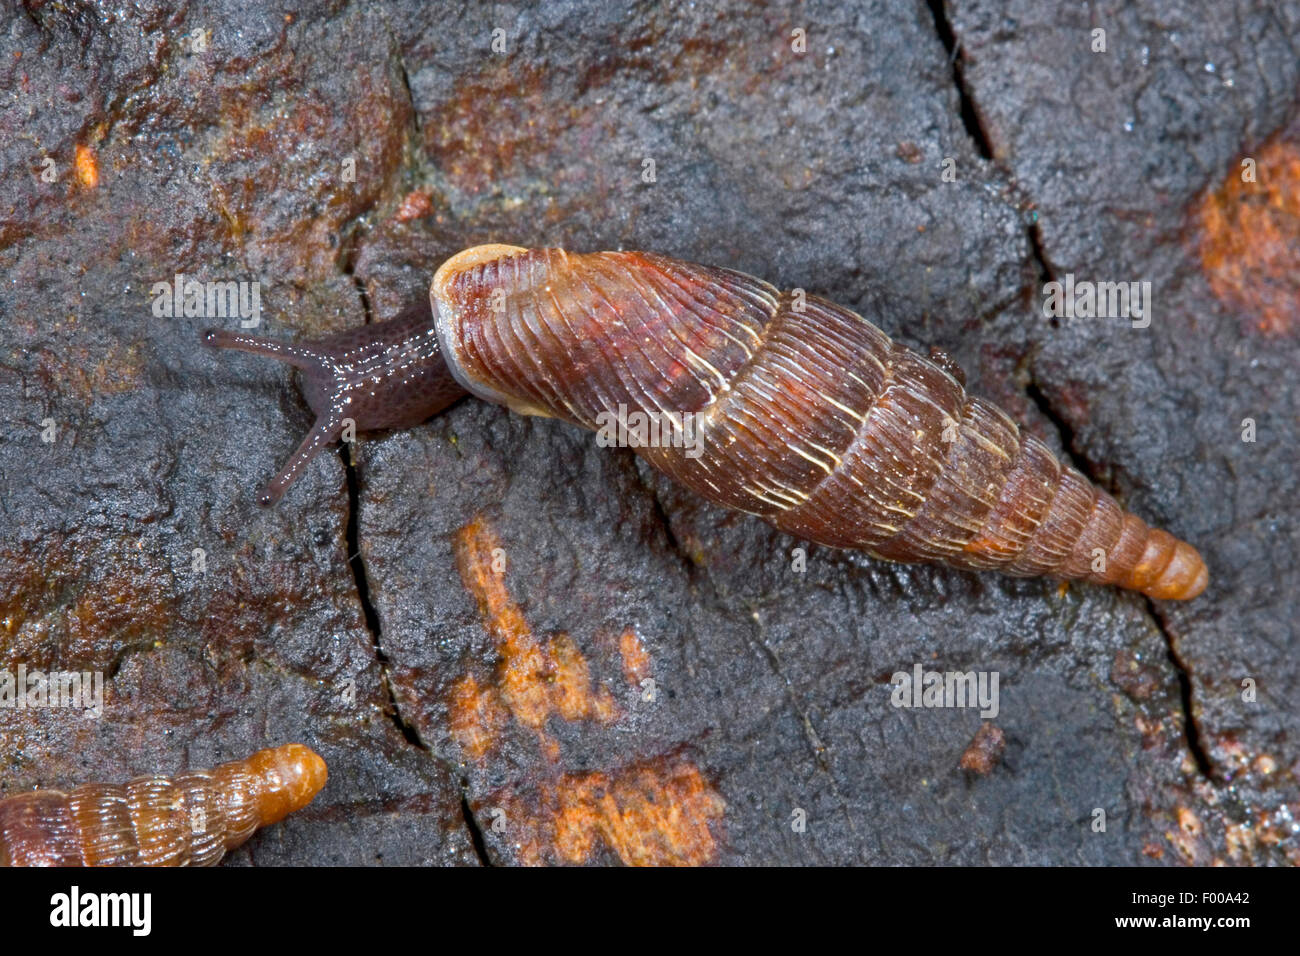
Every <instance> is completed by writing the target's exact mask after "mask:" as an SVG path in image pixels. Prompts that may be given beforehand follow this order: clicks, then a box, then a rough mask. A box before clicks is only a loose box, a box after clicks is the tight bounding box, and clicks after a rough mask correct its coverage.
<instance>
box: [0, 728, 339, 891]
mask: <svg viewBox="0 0 1300 956" xmlns="http://www.w3.org/2000/svg"><path fill="white" fill-rule="evenodd" d="M326 776H327V775H326V769H325V761H323V760H322V759H321V758H320V757H319V756H317V754H316V753H314V752H313V751H312V750H310V749H308V748H307V747H304V746H303V745H301V744H286V745H284V746H283V747H275V748H273V749H271V750H261V751H258V752H257V753H255V754H253V755H252V756H251V757H249V758H247V759H246V760H235V761H231V762H230V763H224V764H222V765H221V766H219V767H217V768H216V769H214V770H187V771H184V772H183V773H179V774H177V775H176V776H174V777H165V776H148V777H138V778H136V779H135V780H132V781H131V782H130V783H127V784H122V785H117V784H102V783H89V784H84V785H82V786H80V787H76V788H74V789H72V790H70V791H69V792H67V793H64V792H62V791H59V790H33V791H32V792H30V793H23V794H19V795H18V796H15V797H10V798H8V799H7V800H0V866H211V865H212V864H214V863H217V862H218V861H220V860H221V858H222V857H224V856H225V855H226V853H227V852H229V851H230V850H233V849H234V848H235V847H237V846H239V845H240V844H241V843H243V842H244V841H245V840H247V839H248V838H249V837H250V836H252V835H253V833H254V831H256V830H258V829H259V828H261V827H264V826H269V825H270V824H272V823H278V822H279V821H280V820H283V819H284V818H285V817H286V816H287V815H288V814H290V813H292V812H293V811H295V810H298V809H301V808H302V807H305V806H306V805H307V804H309V803H311V801H312V798H313V797H315V796H316V794H317V793H319V792H320V789H321V788H322V787H323V786H325V780H326Z"/></svg>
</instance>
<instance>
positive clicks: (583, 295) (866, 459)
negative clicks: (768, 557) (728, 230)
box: [430, 246, 1208, 598]
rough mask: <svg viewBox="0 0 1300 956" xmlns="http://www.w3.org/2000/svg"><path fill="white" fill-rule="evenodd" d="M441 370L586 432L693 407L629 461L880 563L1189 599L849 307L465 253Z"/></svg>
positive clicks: (447, 311) (729, 281)
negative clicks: (619, 414) (620, 415)
mask: <svg viewBox="0 0 1300 956" xmlns="http://www.w3.org/2000/svg"><path fill="white" fill-rule="evenodd" d="M430 296H431V301H432V303H433V312H434V322H435V325H436V327H437V330H438V338H439V340H440V343H441V346H442V350H443V354H444V357H445V359H446V361H447V363H448V366H449V367H450V369H451V371H452V373H453V374H454V375H455V376H456V378H457V380H459V381H460V383H461V384H462V385H464V386H465V387H466V388H467V389H468V390H470V391H471V392H473V393H475V394H477V395H478V396H479V397H481V398H485V399H488V400H490V401H495V402H498V403H501V404H505V405H508V406H509V407H510V408H512V409H514V410H516V411H520V412H523V413H526V414H534V415H547V416H551V417H556V418H560V419H563V420H565V421H569V422H572V423H574V424H577V425H580V426H583V427H585V428H589V429H593V430H595V429H598V428H599V427H600V423H601V418H602V413H606V412H610V411H612V410H614V409H616V408H618V407H619V406H624V407H625V408H626V409H628V411H629V412H642V413H650V414H652V415H656V416H660V417H663V416H664V415H665V413H668V414H670V415H678V416H680V415H683V414H685V413H690V414H691V415H693V416H696V420H697V422H698V423H699V424H700V426H701V427H702V431H703V436H704V437H703V443H702V450H701V453H700V454H699V455H698V457H691V456H688V455H686V454H684V453H683V449H682V448H681V447H673V446H671V445H668V444H666V443H661V444H659V445H655V446H653V447H639V448H637V449H636V450H637V453H638V454H640V455H641V456H642V457H644V458H646V459H647V460H648V461H649V462H650V463H651V464H653V465H654V466H655V467H657V468H659V469H660V470H661V471H663V472H664V473H666V474H668V475H669V476H670V477H672V478H674V479H676V480H677V481H679V482H681V483H682V484H684V485H686V486H687V487H689V488H691V489H693V490H694V491H696V492H697V493H699V494H700V495H702V496H703V497H705V498H708V499H709V500H711V501H713V502H716V503H718V504H722V505H725V506H727V507H730V508H735V509H738V510H742V511H746V512H749V513H752V514H756V515H759V516H760V517H762V518H764V519H765V520H767V521H768V522H769V523H771V524H772V525H774V526H775V527H777V528H779V529H781V530H782V531H786V532H789V533H790V534H793V535H797V536H799V537H802V538H805V539H808V540H810V541H815V542H818V543H821V544H826V545H830V546H833V547H839V548H854V549H860V550H863V551H866V552H868V553H870V554H873V555H875V556H877V557H881V558H887V559H890V560H895V561H932V562H939V563H943V564H948V565H951V566H954V567H959V568H967V569H976V570H997V571H1000V572H1002V573H1004V574H1012V575H1019V576H1029V575H1054V576H1057V577H1061V578H1066V579H1079V580H1089V581H1094V582H1098V583H1102V584H1115V585H1118V586H1120V587H1124V588H1129V589H1133V590H1138V591H1142V592H1144V593H1146V594H1148V595H1150V596H1152V597H1156V598H1190V597H1195V596H1196V595H1197V594H1199V593H1201V591H1202V590H1204V588H1205V585H1206V582H1207V580H1208V575H1207V572H1206V569H1205V565H1204V563H1203V562H1202V561H1201V558H1200V555H1199V554H1197V552H1196V550H1195V549H1194V548H1192V547H1191V546H1190V545H1188V544H1186V543H1185V542H1182V541H1179V540H1178V539H1177V538H1174V537H1173V536H1172V535H1169V534H1167V533H1166V532H1164V531H1160V530H1155V529H1151V528H1148V527H1147V526H1146V524H1144V523H1143V522H1142V520H1141V519H1140V518H1137V517H1136V516H1134V515H1132V514H1131V513H1128V512H1125V511H1124V510H1123V509H1122V508H1121V507H1120V506H1119V505H1118V504H1117V503H1116V502H1115V500H1114V498H1112V497H1111V496H1110V495H1109V494H1108V493H1107V492H1105V491H1104V490H1102V489H1100V488H1097V487H1095V486H1094V485H1092V484H1091V483H1090V482H1089V481H1088V480H1087V479H1086V478H1085V477H1083V475H1081V474H1080V473H1079V472H1078V471H1077V470H1075V469H1074V468H1072V467H1071V466H1070V465H1069V464H1067V463H1064V462H1061V461H1059V460H1058V459H1057V458H1056V456H1054V455H1053V454H1052V453H1051V452H1050V451H1049V450H1048V449H1047V447H1046V446H1045V445H1043V443H1042V442H1040V441H1039V440H1038V439H1036V438H1034V437H1033V436H1032V435H1028V434H1026V433H1024V432H1022V431H1021V429H1020V428H1019V427H1018V426H1017V425H1016V423H1015V422H1014V421H1012V420H1011V419H1010V418H1009V417H1008V416H1007V415H1006V414H1005V413H1003V412H1002V411H1001V410H1000V409H998V408H997V407H995V406H994V405H992V404H991V403H989V402H987V401H984V400H983V399H981V398H978V397H974V396H970V395H968V394H967V393H966V391H965V388H964V387H963V385H962V383H961V382H960V381H958V380H957V378H955V377H954V376H953V375H952V374H950V372H949V371H947V370H946V369H945V368H944V367H942V366H941V365H940V364H937V363H936V362H934V361H931V360H930V359H928V358H926V357H924V356H921V355H919V354H917V353H916V352H914V351H912V350H911V349H908V348H906V347H904V346H902V345H899V344H897V343H895V342H893V341H892V340H891V339H890V338H889V337H888V336H887V335H885V333H884V332H882V331H881V330H880V329H878V328H876V327H875V326H874V325H872V324H871V323H870V322H868V321H867V320H866V319H864V318H862V317H861V316H859V315H857V314H856V313H854V312H852V311H850V310H848V309H844V308H841V307H840V306H837V305H834V304H833V303H830V302H827V301H825V300H822V299H818V298H816V297H812V296H808V297H806V298H805V297H803V296H802V295H797V296H796V295H794V294H791V293H783V292H779V291H778V290H777V289H775V288H774V287H772V286H771V285H769V284H767V283H766V282H762V281H761V280H758V279H755V278H753V277H751V276H747V275H744V274H742V273H738V272H732V271H730V270H726V269H717V268H711V267H708V266H700V265H694V264H690V263H685V262H679V261H676V260H673V259H669V258H666V257H663V256H656V255H651V254H648V253H641V252H600V253H591V254H574V253H568V252H565V251H563V250H560V249H533V250H525V249H520V248H518V247H514V246H480V247H475V248H473V249H469V250H466V251H465V252H462V253H460V254H459V255H458V256H456V257H454V258H453V259H451V260H448V262H447V263H445V264H444V265H443V267H442V268H441V269H439V271H438V273H437V275H436V276H435V278H434V282H433V286H432V288H431V291H430Z"/></svg>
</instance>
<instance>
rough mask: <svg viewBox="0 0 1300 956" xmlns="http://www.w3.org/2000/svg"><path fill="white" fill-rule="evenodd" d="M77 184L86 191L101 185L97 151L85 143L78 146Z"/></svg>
mask: <svg viewBox="0 0 1300 956" xmlns="http://www.w3.org/2000/svg"><path fill="white" fill-rule="evenodd" d="M76 167H77V182H79V183H81V185H82V187H84V188H85V189H94V188H95V187H96V186H98V185H99V160H98V159H97V158H96V156H95V150H94V148H93V147H91V146H87V145H86V144H84V143H78V144H77V158H76Z"/></svg>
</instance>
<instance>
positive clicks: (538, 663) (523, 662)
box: [448, 517, 726, 866]
mask: <svg viewBox="0 0 1300 956" xmlns="http://www.w3.org/2000/svg"><path fill="white" fill-rule="evenodd" d="M455 552H456V561H457V565H458V567H459V569H460V575H461V580H462V581H464V583H465V587H466V589H467V590H468V591H469V592H470V594H471V595H473V597H474V600H475V602H476V603H477V604H478V610H479V615H480V617H481V619H482V621H483V626H484V629H485V630H486V631H487V633H488V634H489V636H490V637H491V638H492V641H493V643H494V644H495V646H496V650H497V653H498V655H499V657H500V664H499V665H498V666H497V669H496V671H495V673H494V674H493V675H492V677H491V678H490V679H488V680H480V679H479V678H477V677H475V676H474V675H472V674H466V675H464V676H462V677H461V678H460V679H459V680H457V681H456V682H455V683H454V684H453V685H452V688H451V692H450V695H449V700H448V714H449V723H450V730H451V735H452V738H453V739H454V740H455V741H456V743H457V744H458V745H459V747H460V748H461V751H462V752H463V753H464V754H465V755H466V756H467V757H468V758H470V759H471V760H473V761H475V762H477V763H483V762H485V761H487V760H488V759H489V758H490V757H491V756H492V755H493V754H494V753H495V752H496V751H497V749H498V747H499V746H500V745H501V743H502V741H503V738H504V736H505V734H506V732H507V730H508V728H509V726H510V723H511V721H512V720H513V721H514V722H515V723H516V724H518V725H520V726H523V727H527V728H529V729H530V730H531V731H533V732H534V734H535V736H536V740H537V746H538V750H539V752H540V755H541V765H542V769H541V770H540V771H534V772H533V773H531V774H530V775H529V778H528V779H523V780H519V781H517V782H512V783H510V784H507V785H506V786H505V787H502V788H501V789H499V790H497V791H496V792H495V793H494V794H493V795H492V797H491V798H490V799H489V800H488V801H484V802H483V804H482V805H481V806H478V807H476V810H478V811H480V812H481V811H484V810H489V809H492V808H499V809H500V810H501V811H503V812H504V814H505V827H506V829H505V830H504V831H503V832H504V833H506V834H507V836H506V837H505V839H506V841H507V842H508V843H509V844H510V845H511V846H512V847H513V849H514V852H515V853H516V854H517V857H518V859H519V860H520V861H521V862H524V863H528V864H560V863H585V862H591V861H593V860H595V858H596V854H597V853H598V851H600V850H601V849H602V848H604V849H605V850H607V851H609V852H612V853H613V854H614V855H616V856H617V857H618V858H619V859H620V860H622V861H623V862H624V863H625V864H628V865H637V866H640V865H651V866H653V865H687V866H694V865H700V864H703V863H708V862H710V861H711V860H713V859H714V858H715V857H716V855H717V850H718V847H717V842H716V840H717V836H718V833H720V829H719V828H720V825H721V824H720V821H721V820H722V816H723V813H724V811H725V809H726V804H725V802H724V801H723V799H722V797H721V795H719V793H718V792H717V790H716V789H715V788H714V787H713V785H712V784H711V783H710V782H709V781H708V780H707V779H706V778H705V776H704V775H703V774H702V773H701V772H700V770H699V768H698V767H697V766H695V764H693V763H692V762H691V761H689V760H686V759H684V758H682V757H681V756H680V755H677V754H667V755H661V756H657V757H652V758H649V759H645V760H639V761H636V762H634V763H630V764H627V765H624V766H621V767H617V768H614V769H606V770H597V771H591V770H586V769H584V770H581V771H567V770H566V768H565V767H564V766H563V763H562V760H563V750H562V748H561V747H560V744H559V741H558V739H556V738H554V737H552V736H551V735H550V734H549V733H548V732H547V723H548V721H551V720H552V719H560V720H564V721H567V722H576V721H591V722H594V723H595V724H596V725H597V726H598V727H603V726H607V725H609V724H612V723H614V722H615V721H617V720H619V719H620V718H621V717H622V716H623V715H622V712H621V710H620V709H619V706H618V704H617V702H616V701H615V699H614V696H613V694H612V693H611V692H610V690H609V688H607V687H605V686H604V685H603V684H601V683H600V682H599V681H598V680H595V679H593V677H592V673H591V665H590V663H589V662H588V660H587V658H586V657H585V656H584V655H583V653H582V651H581V649H580V648H579V646H578V643H577V642H576V641H575V640H574V639H573V638H572V637H570V636H569V635H568V634H564V633H558V634H553V635H551V636H550V638H549V639H547V640H544V641H543V640H540V639H539V638H538V637H537V636H536V635H534V634H533V631H532V629H531V627H529V625H528V622H527V620H526V619H525V618H524V615H523V612H522V611H521V610H520V608H519V606H518V605H517V604H516V603H515V602H514V600H513V599H512V598H511V597H510V594H509V592H508V591H507V589H506V585H505V575H504V574H503V573H502V572H501V571H500V570H499V569H500V568H502V567H504V566H505V565H504V562H503V560H502V559H503V557H504V555H505V551H504V549H503V548H502V546H501V542H500V541H499V539H498V538H497V536H496V534H495V533H494V532H493V531H492V529H491V527H489V525H488V524H487V522H486V521H484V520H483V519H482V518H481V517H480V518H475V519H474V520H473V521H471V522H470V523H469V524H467V525H466V526H465V527H463V528H461V529H460V531H458V532H457V534H456V538H455ZM619 653H620V655H621V657H622V664H623V668H622V669H623V676H624V677H625V678H626V679H627V681H628V682H629V683H630V684H632V685H633V686H634V687H639V686H640V683H641V681H642V680H644V679H645V678H646V677H648V676H649V675H650V673H651V668H650V656H649V654H647V653H646V651H645V648H644V647H643V646H642V645H641V641H640V639H639V638H638V637H637V635H636V632H635V631H633V630H631V629H630V628H629V629H627V630H625V631H624V632H623V634H622V636H621V637H620V638H619ZM494 832H495V829H494Z"/></svg>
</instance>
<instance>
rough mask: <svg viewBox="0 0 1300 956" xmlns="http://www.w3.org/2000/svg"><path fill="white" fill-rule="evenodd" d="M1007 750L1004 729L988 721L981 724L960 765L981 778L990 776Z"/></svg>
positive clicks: (962, 756)
mask: <svg viewBox="0 0 1300 956" xmlns="http://www.w3.org/2000/svg"><path fill="white" fill-rule="evenodd" d="M1006 748H1007V735H1006V734H1005V733H1003V731H1002V728H1001V727H998V726H997V725H996V724H991V723H988V722H987V721H986V722H984V723H983V724H980V729H979V730H977V731H975V736H974V737H973V738H971V742H970V744H969V745H967V747H966V751H965V753H963V754H962V755H961V760H960V761H959V762H958V765H959V766H960V767H961V769H963V770H969V771H971V772H972V773H978V774H980V775H981V776H984V775H987V774H990V773H992V772H993V768H994V767H996V766H997V765H998V761H1000V760H1001V759H1002V753H1003V751H1004V750H1006Z"/></svg>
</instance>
